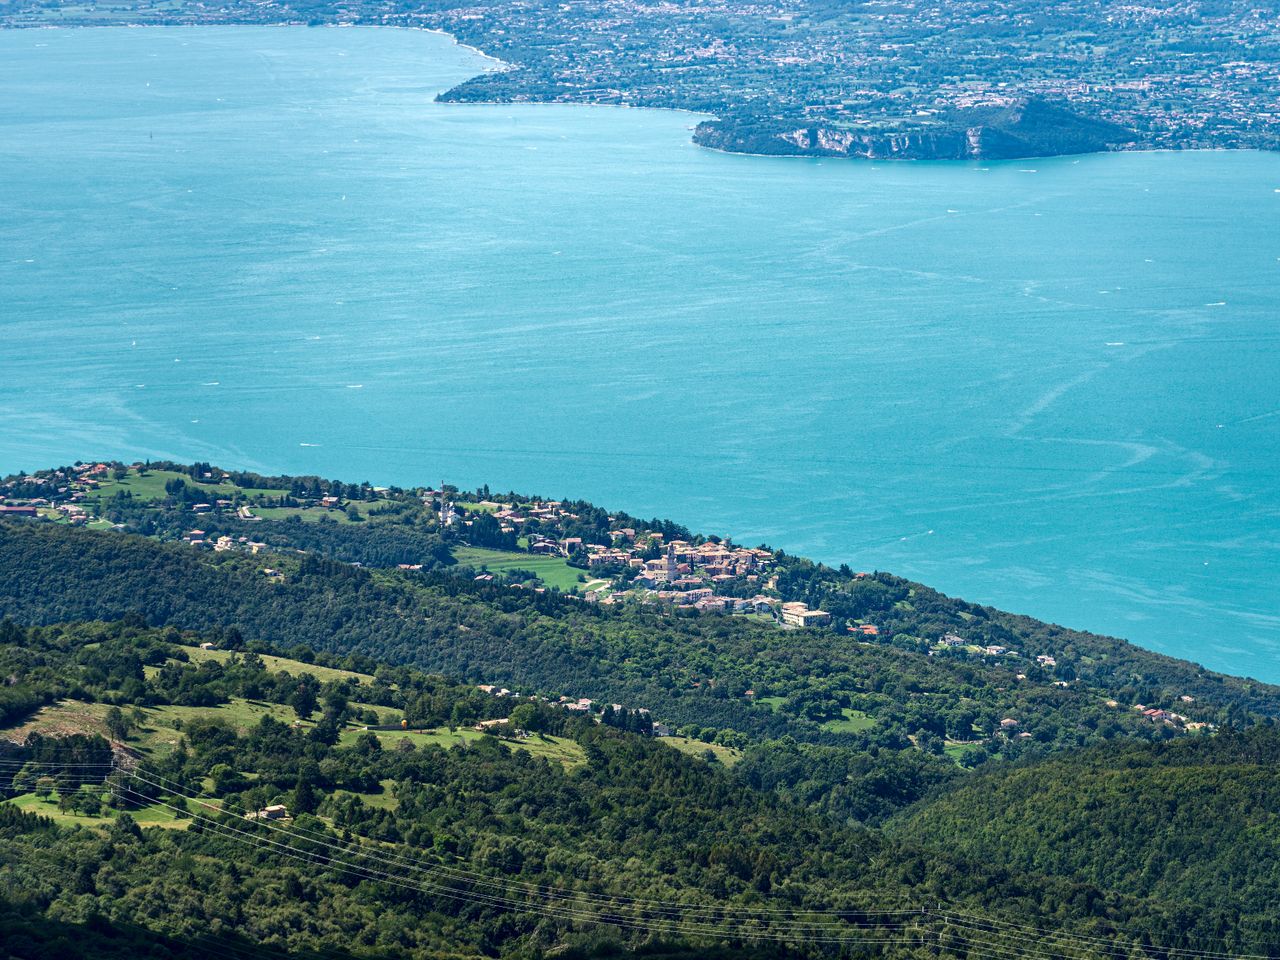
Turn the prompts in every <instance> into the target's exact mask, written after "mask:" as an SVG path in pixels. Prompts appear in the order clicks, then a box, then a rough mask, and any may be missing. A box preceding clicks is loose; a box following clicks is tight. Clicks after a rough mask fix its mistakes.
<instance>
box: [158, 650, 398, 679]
mask: <svg viewBox="0 0 1280 960" xmlns="http://www.w3.org/2000/svg"><path fill="white" fill-rule="evenodd" d="M182 649H183V650H184V651H185V652H186V654H187V656H189V657H190V658H191V662H192V663H202V662H204V661H206V660H215V661H217V662H218V663H226V662H227V661H228V660H230V659H231V656H232V653H233V651H231V650H216V649H215V650H201V649H200V648H199V647H183V648H182ZM258 657H259V658H260V659H261V660H262V664H263V666H265V667H266V668H267V669H268V670H270V671H271V672H272V673H279V672H280V671H281V670H283V671H284V672H285V673H287V674H290V675H292V676H300V675H302V674H304V673H309V674H311V675H312V676H313V677H315V678H316V679H317V680H320V681H322V682H329V681H332V680H346V679H354V680H356V681H358V682H360V683H366V684H367V683H373V677H371V676H369V674H367V673H356V672H354V671H352V670H339V669H338V668H336V667H321V666H317V665H316V664H314V663H303V662H302V661H301V660H290V659H289V658H287V657H273V656H270V655H269V654H263V653H260V654H258Z"/></svg>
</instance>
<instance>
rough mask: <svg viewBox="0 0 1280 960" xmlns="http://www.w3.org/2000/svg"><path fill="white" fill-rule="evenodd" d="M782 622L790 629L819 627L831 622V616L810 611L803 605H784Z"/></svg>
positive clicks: (824, 612)
mask: <svg viewBox="0 0 1280 960" xmlns="http://www.w3.org/2000/svg"><path fill="white" fill-rule="evenodd" d="M782 622H783V623H785V624H787V625H788V626H792V627H820V626H823V625H825V624H828V623H830V622H831V614H829V613H827V612H826V611H825V610H810V609H809V607H808V606H807V605H806V604H803V603H796V602H793V603H784V604H783V605H782Z"/></svg>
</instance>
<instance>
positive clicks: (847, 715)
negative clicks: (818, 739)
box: [822, 707, 876, 733]
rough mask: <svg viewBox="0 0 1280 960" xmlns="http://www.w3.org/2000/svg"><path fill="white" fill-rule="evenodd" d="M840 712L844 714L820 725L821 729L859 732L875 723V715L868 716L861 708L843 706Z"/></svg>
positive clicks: (834, 731)
mask: <svg viewBox="0 0 1280 960" xmlns="http://www.w3.org/2000/svg"><path fill="white" fill-rule="evenodd" d="M840 712H841V713H843V714H844V716H842V717H841V718H840V719H839V720H828V721H827V722H826V723H824V724H823V725H822V729H823V730H829V731H831V732H832V733H861V732H862V731H863V730H870V729H871V728H872V727H874V726H875V725H876V721H875V717H869V716H867V715H866V714H865V713H863V712H862V711H861V710H853V709H851V708H849V707H845V708H844V709H843V710H842V711H840Z"/></svg>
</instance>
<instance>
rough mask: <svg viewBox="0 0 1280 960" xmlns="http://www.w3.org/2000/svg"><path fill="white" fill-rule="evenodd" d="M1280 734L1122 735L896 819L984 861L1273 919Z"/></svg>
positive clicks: (1251, 918) (1227, 916)
mask: <svg viewBox="0 0 1280 960" xmlns="http://www.w3.org/2000/svg"><path fill="white" fill-rule="evenodd" d="M1277 769H1280V733H1278V732H1277V731H1276V730H1275V729H1274V728H1270V727H1262V728H1257V729H1255V730H1253V731H1250V732H1249V733H1247V734H1235V733H1231V732H1227V733H1222V734H1219V735H1218V736H1216V737H1208V738H1203V739H1198V740H1183V741H1179V742H1174V743H1166V744H1160V745H1142V746H1138V745H1133V744H1126V745H1123V746H1119V745H1112V746H1107V747H1099V748H1096V749H1091V750H1088V751H1084V752H1082V753H1080V754H1076V755H1067V756H1062V757H1055V758H1054V759H1052V760H1047V761H1042V762H1038V763H1032V764H1026V765H1021V766H1017V767H1015V768H1013V769H1001V770H998V771H992V772H991V773H989V774H987V775H985V776H981V777H978V778H976V779H975V780H973V781H971V782H970V783H967V784H965V785H964V786H962V787H959V788H958V789H956V790H955V791H954V792H953V793H951V794H950V795H949V796H947V797H946V798H945V799H942V800H939V801H937V802H934V803H931V804H929V805H927V806H925V807H923V808H922V809H920V810H918V811H915V812H913V813H912V814H910V815H908V816H906V817H904V818H902V819H901V820H900V821H898V822H896V823H895V824H894V827H893V832H894V834H895V835H897V836H901V837H910V838H913V839H916V840H919V841H920V842H923V843H930V842H934V843H937V842H943V843H946V844H948V845H949V846H950V847H951V848H952V849H955V850H957V851H959V852H961V853H964V854H968V855H970V856H973V857H975V858H977V859H979V860H981V861H983V862H988V863H991V862H996V863H1004V864H1008V865H1009V866H1010V868H1012V869H1016V870H1034V871H1041V872H1046V873H1052V874H1055V875H1060V876H1076V877H1080V878H1081V879H1082V880H1085V881H1087V882H1089V883H1095V884H1098V885H1099V886H1102V887H1105V888H1106V889H1110V890H1117V891H1122V892H1124V893H1129V894H1133V895H1135V896H1141V897H1156V898H1159V899H1161V900H1165V901H1169V902H1175V901H1182V902H1186V903H1194V902H1198V903H1201V904H1203V905H1204V907H1205V909H1206V910H1208V911H1212V910H1214V909H1215V907H1216V908H1218V909H1223V908H1226V907H1227V906H1228V905H1229V909H1224V912H1223V922H1224V923H1227V924H1230V925H1232V926H1234V925H1236V924H1238V923H1240V922H1241V919H1242V918H1243V917H1247V918H1248V922H1249V923H1251V924H1256V925H1258V926H1259V927H1260V928H1266V929H1275V928H1276V924H1277V920H1276V911H1275V891H1276V890H1277V889H1280V779H1277V777H1276V771H1277Z"/></svg>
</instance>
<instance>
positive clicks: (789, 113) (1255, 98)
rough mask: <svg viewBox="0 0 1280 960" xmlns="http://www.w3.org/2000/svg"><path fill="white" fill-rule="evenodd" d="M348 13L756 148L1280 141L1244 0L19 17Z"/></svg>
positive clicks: (46, 12) (1254, 8)
mask: <svg viewBox="0 0 1280 960" xmlns="http://www.w3.org/2000/svg"><path fill="white" fill-rule="evenodd" d="M141 23H150V24H226V23H239V24H275V23H279V24H311V25H320V24H337V25H344V26H346V25H383V26H400V27H421V28H429V29H436V30H443V31H446V32H448V33H450V34H452V35H453V36H455V37H456V38H458V40H460V41H461V42H464V43H467V44H470V45H473V46H475V47H477V48H478V49H480V50H481V51H483V52H485V53H487V54H490V55H492V56H494V57H497V58H500V59H501V60H502V61H503V62H504V63H505V64H507V67H506V68H505V69H495V70H492V71H489V72H485V73H482V74H481V75H479V76H477V77H474V78H472V79H470V80H468V81H467V82H465V83H463V84H461V85H459V86H457V87H455V88H453V89H452V90H449V91H447V92H445V93H444V94H443V95H442V99H444V100H450V101H465V102H512V103H515V102H541V103H592V104H614V105H620V106H639V107H665V108H678V109H683V110H691V111H696V112H699V113H705V114H710V115H712V116H713V117H714V119H711V120H707V121H704V122H702V123H700V124H698V126H697V128H696V129H695V131H694V134H693V136H694V140H695V141H696V142H697V143H699V144H702V145H704V146H707V147H711V148H716V149H720V150H727V151H733V152H740V153H755V154H768V155H782V156H826V157H860V158H871V159H883V158H897V159H947V160H949V159H980V160H996V159H1002V158H1021V157H1036V156H1054V155H1062V154H1074V153H1087V152H1096V151H1105V150H1124V149H1203V148H1249V149H1275V148H1277V146H1280V109H1278V108H1277V105H1276V102H1275V90H1276V88H1277V85H1280V20H1277V18H1276V17H1275V16H1274V11H1273V10H1271V11H1268V10H1267V9H1264V8H1263V7H1259V6H1258V5H1256V4H1249V3H1246V2H1244V0H1224V2H1221V3H1181V4H1163V3H1161V4H1141V3H1138V4H1134V3H1121V2H1118V0H1061V2H1057V3H1052V4H1048V5H1046V4H1042V3H1035V2H1032V0H967V2H960V3H947V4H940V5H939V4H931V3H926V2H923V0H861V2H855V3H848V4H837V3H830V2H827V0H758V2H749V3H727V2H723V0H671V2H661V3H655V2H649V0H606V2H600V3H586V2H569V3H562V2H558V0H557V2H552V0H523V2H519V3H500V2H496V0H477V2H467V3H463V2H460V0H427V2H406V0H344V2H333V0H228V2H227V3H222V4H217V5H213V4H204V3H198V2H189V0H179V2H169V0H129V2H126V3H120V4H110V5H108V4H82V3H74V2H66V0H14V2H13V3H10V4H7V5H6V7H5V9H4V10H3V11H2V12H0V25H3V26H8V27H38V26H59V25H73V24H84V25H109V24H141Z"/></svg>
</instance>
